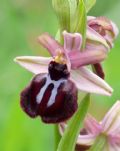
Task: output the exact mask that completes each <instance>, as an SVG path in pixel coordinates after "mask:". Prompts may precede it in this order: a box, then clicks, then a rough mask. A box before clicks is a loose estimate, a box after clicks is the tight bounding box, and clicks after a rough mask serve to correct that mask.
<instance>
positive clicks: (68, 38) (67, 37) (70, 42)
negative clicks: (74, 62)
mask: <svg viewBox="0 0 120 151" xmlns="http://www.w3.org/2000/svg"><path fill="white" fill-rule="evenodd" d="M63 36H64V49H65V50H67V51H68V52H69V51H74V50H76V51H80V49H81V45H82V36H81V34H79V33H68V32H66V31H64V32H63Z"/></svg>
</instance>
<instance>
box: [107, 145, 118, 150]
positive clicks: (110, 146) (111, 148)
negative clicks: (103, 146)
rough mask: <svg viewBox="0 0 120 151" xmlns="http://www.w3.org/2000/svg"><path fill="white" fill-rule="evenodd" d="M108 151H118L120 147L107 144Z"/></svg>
mask: <svg viewBox="0 0 120 151" xmlns="http://www.w3.org/2000/svg"><path fill="white" fill-rule="evenodd" d="M107 149H108V151H120V146H119V145H117V144H108V145H107ZM105 151H107V150H105Z"/></svg>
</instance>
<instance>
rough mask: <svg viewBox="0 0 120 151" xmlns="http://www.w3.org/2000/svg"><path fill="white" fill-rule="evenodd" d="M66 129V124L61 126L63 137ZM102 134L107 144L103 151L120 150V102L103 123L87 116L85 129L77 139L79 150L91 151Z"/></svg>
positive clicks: (109, 112) (113, 107)
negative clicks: (87, 150)
mask: <svg viewBox="0 0 120 151" xmlns="http://www.w3.org/2000/svg"><path fill="white" fill-rule="evenodd" d="M66 127H67V124H66V123H60V124H59V130H60V134H61V135H63V133H64V130H65V128H66ZM101 134H102V135H104V136H105V137H106V143H105V145H104V146H103V150H102V151H119V150H120V101H117V102H116V103H115V104H114V105H113V106H112V108H111V109H110V110H109V111H108V113H107V114H106V115H105V117H104V118H103V120H102V121H101V122H97V121H96V119H95V118H94V117H92V116H91V115H87V117H86V118H85V121H84V128H83V129H82V130H81V132H80V134H79V136H78V139H77V143H76V148H77V150H78V151H79V150H86V149H89V148H90V147H91V146H92V145H93V144H94V142H95V140H96V138H97V137H98V136H99V135H101Z"/></svg>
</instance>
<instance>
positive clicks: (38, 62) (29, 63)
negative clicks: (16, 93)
mask: <svg viewBox="0 0 120 151" xmlns="http://www.w3.org/2000/svg"><path fill="white" fill-rule="evenodd" d="M51 60H52V58H51V57H50V58H47V57H34V56H22V57H16V58H15V59H14V61H15V62H17V63H18V64H19V65H21V66H22V67H24V68H25V69H27V70H28V71H30V72H32V73H34V74H39V73H47V72H48V64H49V62H50V61H51Z"/></svg>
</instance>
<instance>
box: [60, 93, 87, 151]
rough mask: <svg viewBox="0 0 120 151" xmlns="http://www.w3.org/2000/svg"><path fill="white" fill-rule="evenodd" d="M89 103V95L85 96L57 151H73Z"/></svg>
mask: <svg viewBox="0 0 120 151" xmlns="http://www.w3.org/2000/svg"><path fill="white" fill-rule="evenodd" d="M89 103H90V95H89V94H87V95H86V96H85V98H84V99H83V100H82V101H81V102H80V105H79V108H78V110H77V112H76V113H75V115H74V116H73V118H72V119H71V121H70V122H69V124H68V127H67V129H66V130H65V132H64V134H63V137H62V139H61V141H60V143H59V146H58V149H57V151H74V148H75V145H76V140H77V137H78V135H79V132H80V129H81V128H82V124H83V120H84V118H85V116H86V113H87V111H88V107H89Z"/></svg>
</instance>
